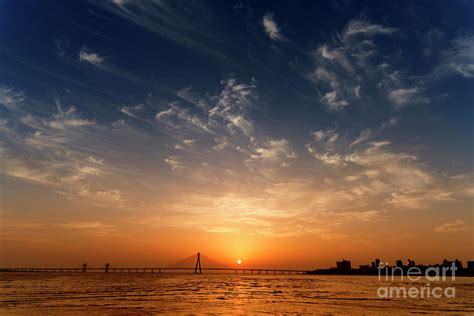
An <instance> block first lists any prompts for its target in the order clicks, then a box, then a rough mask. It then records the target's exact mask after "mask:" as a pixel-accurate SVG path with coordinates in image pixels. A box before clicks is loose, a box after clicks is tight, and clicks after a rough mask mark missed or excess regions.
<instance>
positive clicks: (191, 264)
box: [0, 252, 308, 275]
mask: <svg viewBox="0 0 474 316" xmlns="http://www.w3.org/2000/svg"><path fill="white" fill-rule="evenodd" d="M0 272H56V273H64V272H82V273H86V272H105V273H138V272H140V273H179V272H181V273H194V274H201V273H203V272H209V273H236V274H239V273H240V274H260V275H261V274H264V275H266V274H305V273H306V272H308V270H301V269H267V268H239V267H228V266H226V265H224V264H222V263H220V262H218V261H216V260H214V259H212V258H210V257H208V256H206V255H204V254H201V253H199V252H198V253H196V254H193V255H191V256H189V257H186V258H184V259H182V260H179V261H177V262H175V263H173V264H171V265H168V266H165V267H116V266H113V265H110V264H109V263H106V264H105V265H104V266H103V267H88V266H87V263H84V264H83V265H82V266H81V267H74V268H65V267H63V268H0Z"/></svg>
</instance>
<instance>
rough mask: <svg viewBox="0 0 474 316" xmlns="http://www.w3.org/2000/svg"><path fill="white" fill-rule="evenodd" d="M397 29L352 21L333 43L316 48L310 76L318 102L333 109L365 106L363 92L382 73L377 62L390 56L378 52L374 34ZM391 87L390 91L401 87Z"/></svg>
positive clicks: (385, 33) (367, 89)
mask: <svg viewBox="0 0 474 316" xmlns="http://www.w3.org/2000/svg"><path fill="white" fill-rule="evenodd" d="M395 31H396V30H395V29H393V28H389V27H384V26H382V25H378V24H372V23H370V22H367V21H362V20H351V21H350V22H349V23H347V25H346V26H345V27H344V30H343V32H342V35H341V36H336V37H334V38H333V40H332V41H331V42H328V43H324V44H322V45H320V46H319V47H318V48H317V49H316V50H314V51H313V52H312V54H311V55H312V57H313V62H314V70H313V71H312V72H311V73H310V74H309V75H308V79H310V80H311V81H312V82H313V83H314V85H315V89H316V90H317V91H318V94H319V95H320V98H319V101H320V102H321V103H322V104H323V105H325V106H326V107H327V108H328V109H329V110H331V111H340V110H343V109H344V108H347V107H349V105H357V104H360V105H362V104H363V103H362V101H364V105H366V104H365V103H367V101H368V98H367V96H366V95H364V91H370V90H371V89H373V87H372V86H375V85H376V84H377V82H378V81H377V80H378V79H379V77H380V76H381V72H382V70H381V69H378V68H377V65H376V64H375V61H376V60H389V59H390V56H384V55H382V54H380V53H379V52H378V51H377V46H376V44H375V42H374V41H373V40H372V37H373V36H375V35H377V34H382V35H388V34H391V33H393V32H395ZM362 36H363V37H362ZM356 39H357V40H356ZM385 64H386V63H385ZM386 65H387V67H389V68H390V66H389V65H388V64H386ZM383 69H384V70H386V68H383ZM382 75H383V76H385V74H382ZM386 80H387V79H386ZM389 88H390V90H389V91H391V90H393V89H397V88H400V87H399V86H397V87H392V86H390V87H389ZM386 89H388V88H386Z"/></svg>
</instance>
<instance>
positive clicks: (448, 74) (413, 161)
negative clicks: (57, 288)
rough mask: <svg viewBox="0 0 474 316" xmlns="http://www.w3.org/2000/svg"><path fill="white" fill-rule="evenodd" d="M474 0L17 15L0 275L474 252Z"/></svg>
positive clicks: (1, 181) (5, 27) (0, 74)
mask: <svg viewBox="0 0 474 316" xmlns="http://www.w3.org/2000/svg"><path fill="white" fill-rule="evenodd" d="M473 88H474V3H473V2H472V1H460V0H456V1H449V2H446V1H339V0H338V1H243V2H240V1H238V0H236V1H179V0H176V1H164V0H160V1H158V0H149V1H139V0H102V1H100V0H97V1H92V0H91V1H59V0H57V1H52V0H44V1H33V0H22V1H13V0H10V1H9V0H0V156H1V168H0V202H1V204H0V206H1V210H0V252H1V255H0V265H2V266H28V265H30V266H41V265H43V266H53V265H57V266H58V265H67V266H80V265H81V264H82V263H83V262H88V263H89V265H90V266H93V265H97V266H99V265H102V264H103V263H105V262H110V263H111V264H112V265H115V266H120V265H122V266H126V265H148V266H153V265H154V266H160V265H161V266H165V265H167V264H171V263H173V262H175V261H177V260H179V259H182V258H185V257H188V256H190V255H191V254H193V253H196V252H198V251H201V252H202V253H204V254H205V255H207V256H208V257H211V258H214V259H215V260H217V261H219V262H222V263H224V264H228V265H232V264H234V263H235V262H236V260H237V259H241V260H242V262H243V263H242V264H243V265H244V266H247V267H251V266H255V267H257V266H258V267H287V268H316V267H327V266H334V262H335V261H336V260H340V259H343V258H344V259H351V260H352V262H353V264H365V263H368V262H370V261H372V260H373V259H375V258H381V259H383V260H386V261H389V262H390V261H391V262H394V260H396V259H399V258H400V259H404V260H405V259H408V258H411V259H415V260H416V261H417V262H420V263H432V262H438V261H440V260H442V259H443V258H450V259H454V258H458V259H461V260H468V259H473V258H472V254H473V253H474V252H473V250H474V230H473V225H474V224H473V206H474V205H473V197H474V182H473V171H474V170H473V169H474V168H473V166H474V165H473V157H474V155H473V142H472V137H473V133H474V131H473V125H472V122H473V110H472V100H474V89H473Z"/></svg>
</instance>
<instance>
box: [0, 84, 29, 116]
mask: <svg viewBox="0 0 474 316" xmlns="http://www.w3.org/2000/svg"><path fill="white" fill-rule="evenodd" d="M24 99H25V98H24V94H23V92H20V91H16V90H14V89H13V88H10V87H7V86H0V104H1V105H3V106H4V107H6V108H7V109H9V110H10V111H15V110H17V109H18V107H19V106H20V105H21V103H22V102H23V101H24Z"/></svg>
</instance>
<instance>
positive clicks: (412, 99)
mask: <svg viewBox="0 0 474 316" xmlns="http://www.w3.org/2000/svg"><path fill="white" fill-rule="evenodd" d="M388 98H389V100H390V101H392V102H393V103H394V104H395V106H397V107H402V106H405V105H407V104H410V103H429V102H430V101H429V99H428V98H426V97H423V96H421V89H419V88H418V87H414V88H409V89H396V90H393V91H390V93H389V94H388Z"/></svg>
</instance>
